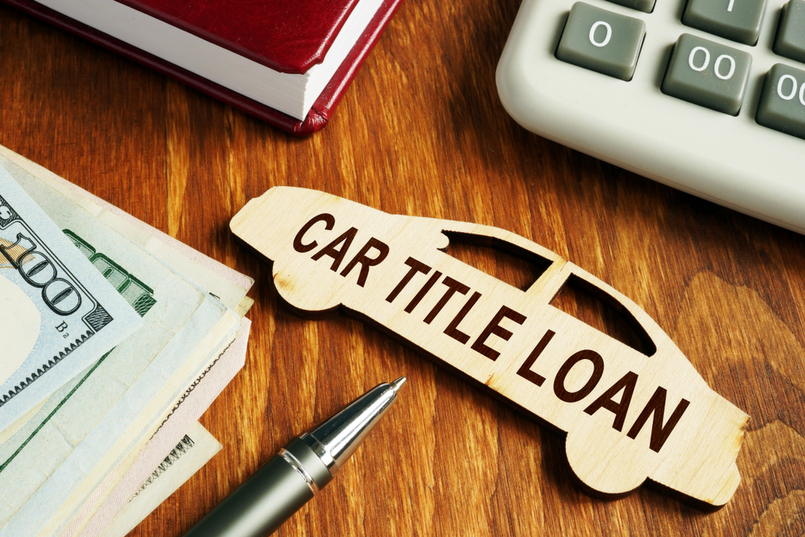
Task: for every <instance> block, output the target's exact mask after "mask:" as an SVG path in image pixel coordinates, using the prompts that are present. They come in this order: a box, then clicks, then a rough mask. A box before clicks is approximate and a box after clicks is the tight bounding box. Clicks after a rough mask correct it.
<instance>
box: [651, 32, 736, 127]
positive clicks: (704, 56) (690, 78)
mask: <svg viewBox="0 0 805 537" xmlns="http://www.w3.org/2000/svg"><path fill="white" fill-rule="evenodd" d="M751 66H752V56H750V55H749V54H747V53H746V52H743V51H740V50H736V49H734V48H732V47H727V46H725V45H721V44H719V43H714V42H713V41H708V40H707V39H702V38H701V37H696V36H693V35H690V34H682V35H681V36H680V37H679V40H678V41H677V42H676V46H675V47H674V50H673V52H672V53H671V60H670V62H669V63H668V70H667V71H666V72H665V78H664V79H663V81H662V92H663V93H665V94H667V95H671V96H673V97H677V98H679V99H683V100H685V101H689V102H691V103H694V104H698V105H701V106H706V107H707V108H712V109H713V110H717V111H719V112H724V113H725V114H730V115H733V116H735V115H738V112H740V110H741V104H742V102H743V98H744V92H745V91H746V85H747V79H748V77H749V68H750V67H751Z"/></svg>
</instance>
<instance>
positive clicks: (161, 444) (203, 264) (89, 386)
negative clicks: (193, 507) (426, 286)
mask: <svg viewBox="0 0 805 537" xmlns="http://www.w3.org/2000/svg"><path fill="white" fill-rule="evenodd" d="M252 283H253V282H252V280H251V279H249V278H247V277H245V276H243V275H241V274H239V273H237V272H235V271H233V270H231V269H228V268H227V267H225V266H223V265H221V264H219V263H217V262H215V261H212V260H211V259H209V258H207V257H205V256H203V255H201V254H200V253H198V252H196V251H195V250H192V249H190V248H189V247H187V246H186V245H183V244H181V243H179V242H178V241H176V240H174V239H172V238H170V237H168V236H167V235H165V234H163V233H161V232H159V231H158V230H156V229H154V228H151V227H150V226H148V225H146V224H144V223H143V222H140V221H139V220H136V219H134V218H133V217H131V216H130V215H127V214H126V213H123V212H122V211H120V210H118V209H116V208H115V207H113V206H111V205H109V204H107V203H105V202H104V201H102V200H100V199H98V198H96V197H94V196H92V195H91V194H89V193H87V192H86V191H83V190H81V189H80V188H78V187H76V186H75V185H72V184H70V183H68V182H67V181H64V180H63V179H61V178H59V177H57V176H55V175H54V174H52V173H50V172H48V171H47V170H45V169H43V168H41V167H40V166H37V165H35V164H33V163H31V162H29V161H27V160H26V159H24V158H22V157H20V156H19V155H17V154H15V153H13V152H12V151H10V150H8V149H6V148H3V147H2V146H0V336H2V341H3V343H2V345H0V537H28V536H31V537H50V536H61V537H73V536H82V537H89V536H116V535H119V536H122V535H125V534H126V533H127V532H128V531H129V530H130V529H131V528H133V527H134V526H135V525H136V524H137V523H139V521H140V520H142V519H143V518H144V517H145V516H146V515H147V514H148V513H149V512H150V511H151V510H153V509H154V508H155V507H156V506H157V505H158V504H159V503H160V502H161V501H162V500H164V499H165V498H166V497H167V496H168V495H169V494H171V493H172V492H173V490H175V489H176V488H177V487H178V486H179V485H180V484H181V483H183V482H184V481H185V480H186V479H187V478H189V477H190V475H192V474H193V473H194V472H195V471H197V470H198V469H199V468H200V467H201V466H202V465H203V464H204V463H205V462H206V461H207V460H209V458H210V457H212V455H213V454H214V453H215V452H216V451H217V450H218V449H220V444H218V442H217V441H216V440H215V439H214V438H212V436H211V435H210V434H209V433H207V432H206V431H205V430H204V429H203V428H202V427H201V426H200V425H198V423H197V420H198V418H199V416H200V415H201V414H202V413H203V412H204V411H205V410H206V409H207V407H209V405H210V404H211V402H212V401H213V399H214V398H215V397H216V396H217V395H218V394H219V393H220V391H221V390H222V389H223V387H224V386H225V385H226V384H227V383H228V382H229V380H231V379H232V377H233V376H234V375H235V373H236V372H237V371H238V370H239V369H240V368H241V367H242V366H243V363H244V358H245V353H246V342H247V340H248V335H249V322H248V320H246V319H244V317H243V316H244V314H245V313H246V311H247V310H248V309H249V307H250V306H251V303H252V301H251V299H249V298H248V297H246V292H247V291H248V289H249V288H250V287H251V285H252Z"/></svg>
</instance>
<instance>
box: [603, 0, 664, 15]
mask: <svg viewBox="0 0 805 537" xmlns="http://www.w3.org/2000/svg"><path fill="white" fill-rule="evenodd" d="M609 1H610V2H612V3H613V4H619V5H621V6H625V7H630V8H632V9H636V10H638V11H645V12H646V13H651V12H652V11H654V3H655V0H609Z"/></svg>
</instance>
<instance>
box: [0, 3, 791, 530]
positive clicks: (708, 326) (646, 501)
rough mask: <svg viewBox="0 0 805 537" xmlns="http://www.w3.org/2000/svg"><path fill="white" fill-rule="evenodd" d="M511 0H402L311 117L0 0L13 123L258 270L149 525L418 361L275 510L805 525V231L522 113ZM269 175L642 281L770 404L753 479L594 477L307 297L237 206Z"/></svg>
mask: <svg viewBox="0 0 805 537" xmlns="http://www.w3.org/2000/svg"><path fill="white" fill-rule="evenodd" d="M517 7H518V2H516V0H501V1H496V2H495V1H491V0H465V1H461V2H452V3H444V2H435V1H432V0H422V1H418V2H414V1H410V2H406V3H404V4H403V5H402V7H401V8H400V10H399V12H398V13H397V15H396V16H395V18H394V20H392V22H391V24H390V25H389V27H388V29H387V31H386V33H385V35H384V36H383V37H382V38H381V40H380V42H379V44H378V46H377V47H376V48H375V50H374V51H373V52H372V54H371V55H370V56H369V58H368V60H367V62H366V64H365V65H364V67H363V69H362V71H361V73H360V74H359V75H358V77H357V78H356V80H355V82H354V83H353V85H352V87H351V88H350V89H349V91H348V92H347V93H346V96H345V97H344V99H343V101H342V102H341V104H340V105H339V108H338V109H337V111H336V113H335V117H334V119H333V120H332V122H331V123H330V125H329V126H327V127H326V128H325V130H324V131H322V132H321V133H319V134H317V135H315V136H314V137H312V138H308V139H302V140H300V139H295V138H291V137H289V136H287V135H285V134H283V133H281V132H279V131H276V130H274V129H272V128H271V127H269V126H267V125H265V124H263V123H261V122H259V121H257V120H254V119H252V118H250V117H248V116H246V115H244V114H241V113H239V112H235V111H233V110H232V109H230V108H228V107H227V106H225V105H223V104H221V103H219V102H217V101H214V100H212V99H209V98H207V97H205V96H203V95H201V94H199V93H197V92H194V91H192V90H189V89H187V88H185V87H183V86H181V85H178V84H176V83H174V82H172V81H170V80H168V79H166V78H164V77H162V76H159V75H157V74H154V73H152V72H150V71H148V70H146V69H143V68H141V67H139V66H137V65H135V64H133V63H131V62H128V61H126V60H123V59H121V58H119V57H117V56H115V55H113V54H111V53H108V52H106V51H104V50H102V49H100V48H98V47H96V46H93V45H90V44H87V43H85V42H83V41H81V40H79V39H77V38H74V37H72V36H70V35H69V34H66V33H64V32H61V31H58V30H56V29H54V28H51V27H49V26H47V25H45V24H42V23H40V22H38V21H36V20H33V19H30V18H28V17H25V16H23V15H21V14H19V13H17V12H16V11H13V10H11V9H8V8H6V7H0V72H2V77H0V103H2V105H0V144H3V145H5V146H7V147H8V148H10V149H12V150H14V151H16V152H18V153H20V154H22V155H24V156H25V157H28V158H30V159H31V160H33V161H34V162H37V163H39V164H41V165H43V166H45V167H47V168H49V169H51V170H52V171H54V172H55V173H57V174H59V175H61V176H63V177H65V178H67V179H69V180H71V181H73V182H75V183H76V184H78V185H80V186H82V187H84V188H86V189H88V190H90V191H91V192H93V193H95V194H97V195H99V196H100V197H102V198H104V199H106V200H108V201H110V202H112V203H114V204H115V205H118V206H120V207H121V208H123V209H124V210H126V211H128V212H130V213H132V214H133V215H134V216H136V217H137V218H140V219H142V220H144V221H146V222H148V223H149V224H151V225H154V226H155V227H158V228H159V229H161V230H163V231H166V232H169V233H170V234H171V235H173V236H175V237H177V238H178V239H180V240H182V241H184V242H186V243H187V244H189V245H190V246H192V247H194V248H196V249H198V250H200V251H202V252H203V253H205V254H207V255H210V256H211V257H213V258H215V259H218V260H220V261H222V262H224V263H226V264H228V265H230V266H233V267H235V268H237V269H238V270H240V271H242V272H244V273H246V274H248V275H250V276H252V277H254V278H256V280H257V282H258V283H257V284H256V286H255V288H254V290H253V292H252V294H251V295H252V297H253V298H255V300H256V303H255V306H254V308H253V309H252V310H251V312H250V313H249V317H250V318H251V319H252V321H253V323H254V324H253V328H252V337H251V342H250V351H249V355H248V356H247V363H246V368H245V369H244V370H243V371H242V372H241V373H240V374H239V375H238V377H237V378H236V379H235V381H234V382H233V383H232V384H231V385H230V386H229V387H228V388H227V389H226V390H225V391H224V393H223V394H222V396H221V397H220V398H219V399H218V400H217V401H216V403H215V404H214V405H213V407H212V408H211V409H210V411H209V412H208V413H207V414H206V415H205V416H204V418H203V420H202V423H203V425H204V426H205V427H207V428H208V429H209V430H210V431H211V432H212V433H213V434H214V435H215V437H216V438H218V439H219V440H220V441H221V442H222V443H223V444H224V450H223V451H222V452H221V453H220V454H218V455H217V456H216V457H215V458H214V459H213V460H212V461H211V463H210V464H209V465H207V466H206V467H205V468H204V469H203V470H202V471H201V472H200V473H199V474H197V475H196V476H194V477H193V478H192V479H191V481H190V482H189V483H188V484H187V485H186V486H185V487H183V488H182V489H181V490H180V491H179V492H178V493H177V494H175V495H174V496H173V497H171V498H170V499H169V500H168V501H167V502H165V504H163V505H162V506H161V507H160V508H159V509H158V510H157V511H156V512H155V513H154V514H152V515H151V516H150V517H149V518H148V519H147V520H146V521H145V522H144V523H143V524H142V525H141V526H140V527H139V528H137V529H136V530H134V531H133V532H132V535H133V536H140V535H142V536H146V535H147V536H165V537H173V536H180V535H182V534H183V533H184V532H185V531H187V530H188V529H189V528H190V526H192V525H193V524H194V523H195V522H197V521H198V520H199V519H200V518H201V517H202V516H203V514H204V513H206V512H207V511H209V510H210V509H211V508H212V507H213V506H214V505H216V504H217V503H218V502H220V501H221V500H222V499H223V498H224V497H225V496H226V495H227V494H228V493H229V492H231V491H232V490H234V489H235V488H236V487H237V486H238V485H239V484H240V483H241V482H243V480H245V479H246V478H247V477H248V476H249V475H250V474H251V473H252V472H254V471H255V470H256V469H257V468H258V467H259V465H260V464H262V463H263V462H265V461H266V460H268V458H269V457H270V456H272V455H273V453H275V452H276V450H277V449H279V448H280V447H281V446H282V445H283V444H284V443H285V442H287V441H288V440H290V439H291V438H292V437H293V436H294V435H296V434H298V433H300V432H301V431H303V430H304V429H306V428H308V427H309V426H311V425H313V424H314V423H316V422H318V421H320V420H321V419H324V418H325V417H327V416H328V415H330V414H331V413H333V412H334V411H336V410H337V409H339V408H340V407H341V406H342V405H344V404H346V403H347V402H348V401H350V400H352V399H353V398H355V397H357V396H358V395H360V394H361V393H363V392H364V391H365V390H367V389H369V388H370V387H372V386H374V385H375V384H377V383H379V382H380V381H386V380H390V379H393V378H397V377H398V376H400V375H406V376H407V377H408V379H409V382H408V383H407V384H406V388H405V390H404V391H403V392H402V393H401V395H400V400H399V401H398V402H397V403H396V404H395V407H394V408H393V409H392V411H391V413H390V415H389V416H387V417H386V418H385V419H384V422H383V423H381V424H380V426H379V427H378V428H377V430H375V431H374V432H373V433H372V436H370V438H369V439H368V440H367V442H366V443H365V444H364V446H363V447H362V448H361V449H360V450H359V451H358V452H357V453H356V455H355V457H354V458H353V460H352V461H351V462H350V463H348V464H347V465H346V466H345V467H344V469H343V470H342V472H341V473H340V475H339V476H338V478H337V479H336V480H335V481H334V482H333V483H331V484H330V485H329V486H328V487H327V488H326V489H324V490H323V491H322V493H321V494H320V495H319V497H318V498H316V499H315V500H314V501H313V502H311V503H309V504H308V505H307V506H306V507H305V508H304V509H303V510H302V511H300V512H299V513H297V514H296V515H295V516H294V517H293V518H292V519H291V520H290V521H289V522H288V523H287V524H286V525H285V526H283V527H282V528H281V529H280V531H279V532H278V535H282V536H294V535H299V536H301V535H338V536H351V535H356V536H357V535H383V534H387V535H394V536H398V535H399V536H408V535H422V536H427V535H473V536H475V535H478V536H485V535H488V536H514V535H533V534H538V533H546V534H561V535H574V536H576V535H578V536H596V535H601V536H604V535H606V536H609V535H668V536H672V535H673V536H678V535H691V536H693V535H697V536H698V535H725V536H726V535H729V536H734V535H752V536H766V535H792V536H797V535H802V534H803V533H805V367H803V365H802V364H803V358H804V357H805V323H804V322H803V318H802V312H805V281H803V280H805V237H803V236H801V235H797V234H794V233H791V232H788V231H785V230H782V229H779V228H776V227H774V226H771V225H769V224H765V223H762V222H759V221H757V220H754V219H752V218H749V217H746V216H743V215H740V214H738V213H735V212H732V211H730V210H727V209H724V208H721V207H719V206H716V205H713V204H710V203H708V202H704V201H701V200H698V199H696V198H693V197H691V196H689V195H686V194H683V193H680V192H677V191H675V190H672V189H669V188H667V187H664V186H662V185H659V184H656V183H654V182H651V181H647V180H645V179H643V178H641V177H638V176H636V175H633V174H631V173H628V172H625V171H623V170H620V169H618V168H615V167H613V166H609V165H607V164H604V163H601V162H599V161H597V160H595V159H593V158H590V157H587V156H585V155H582V154H579V153H576V152H574V151H571V150H568V149H566V148H564V147H562V146H559V145H557V144H554V143H551V142H549V141H546V140H544V139H541V138H539V137H537V136H534V135H532V134H530V133H528V132H526V131H524V130H523V129H521V128H520V127H518V126H517V125H516V124H515V123H514V122H513V121H512V120H511V119H510V118H509V117H508V116H507V115H506V113H505V111H504V110H503V108H502V107H501V105H500V103H499V100H498V98H497V93H496V89H495V85H494V69H495V65H496V63H497V59H498V57H499V55H500V52H501V51H502V49H503V44H504V42H505V39H506V35H507V33H508V30H509V28H510V26H511V23H512V22H513V20H514V16H515V14H516V10H517ZM659 150H662V148H658V151H659ZM770 165H772V166H773V163H770ZM275 185H291V186H304V187H309V188H317V189H320V190H324V191H326V192H330V193H333V194H336V195H339V196H342V197H345V198H348V199H352V200H355V201H357V202H359V203H363V204H365V205H369V206H371V207H376V208H378V209H381V210H383V211H385V212H389V213H397V214H410V215H420V216H428V217H436V218H449V219H453V220H461V221H472V222H478V223H480V224H486V225H493V226H496V227H499V228H503V229H507V230H510V231H511V232H513V233H516V234H518V235H522V236H524V237H527V238H529V239H531V240H533V241H534V242H536V243H538V244H541V245H543V246H545V247H546V248H548V249H550V250H552V251H554V252H556V253H558V254H559V255H561V256H562V257H564V258H566V259H571V260H573V262H574V263H576V264H577V265H579V266H581V267H584V268H585V269H586V270H587V271H589V272H590V273H592V274H594V275H596V276H597V277H599V278H601V279H602V280H603V281H606V282H607V283H609V284H611V285H612V286H613V287H615V288H616V289H618V290H620V291H621V292H623V294H625V295H626V296H628V297H630V298H631V299H633V300H634V301H635V302H636V303H637V304H638V305H639V306H640V307H642V308H643V309H644V310H645V311H646V312H647V313H648V314H649V315H650V316H651V317H652V318H653V319H654V320H655V321H657V323H658V324H659V325H660V326H661V327H663V329H664V330H665V331H666V332H667V333H668V334H669V336H670V337H671V338H672V339H673V340H674V341H675V342H676V343H677V345H678V346H679V347H680V349H681V350H682V351H683V352H684V353H685V355H686V356H687V357H688V358H689V359H690V361H691V363H692V364H693V366H694V367H695V368H696V370H697V371H698V372H699V373H700V374H701V375H702V376H703V377H704V379H705V381H707V383H708V384H709V385H710V386H711V387H712V388H713V389H714V390H715V391H716V392H718V393H719V394H721V395H722V396H723V397H725V398H726V399H727V400H729V401H731V402H733V403H734V404H735V405H736V406H737V407H738V408H740V409H742V410H743V411H745V412H746V413H747V414H749V415H750V417H751V421H750V426H749V431H748V432H747V435H746V439H745V441H744V445H743V448H742V449H741V453H740V455H739V457H738V461H737V462H738V467H739V470H740V472H741V476H742V478H743V481H742V484H741V485H740V486H739V488H738V490H737V492H736V494H735V496H734V497H733V499H732V500H731V501H730V502H729V503H728V504H727V505H726V506H725V507H724V508H723V509H721V510H718V511H716V512H706V511H702V510H699V509H697V508H694V507H690V506H688V505H686V504H683V503H680V502H678V501H676V500H674V499H672V498H669V497H668V496H666V495H664V494H658V493H656V492H654V491H653V490H651V489H646V488H641V489H640V490H638V491H637V492H636V493H635V494H632V495H630V496H628V497H626V498H623V499H620V500H616V501H602V500H600V499H598V498H595V497H593V496H590V495H588V494H587V493H586V492H584V491H583V490H582V489H581V488H580V487H579V486H578V484H577V482H576V481H575V479H574V478H573V476H572V472H571V471H570V468H569V467H568V465H567V462H566V459H565V454H564V439H563V438H562V437H561V436H560V435H559V434H557V433H556V432H554V431H553V430H551V429H550V428H548V427H546V426H544V424H540V423H537V422H535V421H533V420H531V419H530V418H528V417H526V416H525V415H523V414H521V413H520V412H518V411H516V410H513V409H511V408H510V407H508V406H507V405H505V404H503V403H501V402H499V401H497V400H495V399H493V398H491V397H490V396H489V395H488V394H486V393H483V392H481V391H479V390H477V389H475V388H474V387H471V386H469V385H468V384H466V383H465V382H464V381H462V380H460V379H458V378H456V377H455V376H453V375H452V374H451V373H449V372H448V371H446V370H444V369H442V368H440V367H439V366H437V365H435V364H433V363H431V362H430V361H428V360H426V359H423V358H422V357H421V356H420V355H418V354H416V353H414V352H413V351H411V350H409V349H407V348H406V347H403V346H402V345H401V344H399V343H397V342H395V341H394V340H392V339H390V338H389V337H387V335H386V334H383V333H381V332H380V331H378V330H375V329H373V328H371V327H369V326H366V325H364V324H362V323H361V322H359V321H356V320H353V319H350V318H345V317H334V318H329V319H326V320H318V321H308V320H303V319H300V318H298V317H296V316H294V315H292V314H291V313H290V312H289V311H288V310H287V309H286V308H285V307H284V306H282V305H281V304H279V303H278V299H277V296H276V293H275V291H274V290H273V288H272V286H271V285H270V283H269V281H270V268H269V266H268V265H267V264H266V263H264V262H263V261H262V260H261V259H260V257H259V256H258V255H256V254H253V253H251V252H250V251H248V249H246V248H244V247H243V246H241V245H239V244H237V243H236V242H235V241H234V240H233V237H232V235H231V233H230V232H229V229H228V223H229V220H230V218H231V217H232V216H233V215H234V214H235V213H236V212H237V211H238V210H239V209H240V208H241V207H243V206H244V205H245V203H246V201H247V200H248V199H251V198H253V197H256V196H258V195H260V194H262V193H263V192H264V191H266V190H267V189H268V188H270V187H271V186H275ZM482 262H485V263H488V264H489V265H490V267H491V270H493V272H494V273H495V274H496V275H498V276H503V275H505V274H506V273H508V272H509V271H510V268H509V267H508V265H505V264H503V263H500V264H499V263H498V262H497V260H495V259H491V260H482Z"/></svg>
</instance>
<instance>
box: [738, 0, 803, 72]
mask: <svg viewBox="0 0 805 537" xmlns="http://www.w3.org/2000/svg"><path fill="white" fill-rule="evenodd" d="M736 1H737V0H736ZM774 52H776V53H777V54H779V55H780V56H785V57H786V58H791V59H792V60H797V61H800V62H803V63H805V0H791V1H790V2H788V4H786V5H785V7H783V14H782V16H781V17H780V28H779V29H778V30H777V38H776V39H775V41H774Z"/></svg>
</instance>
